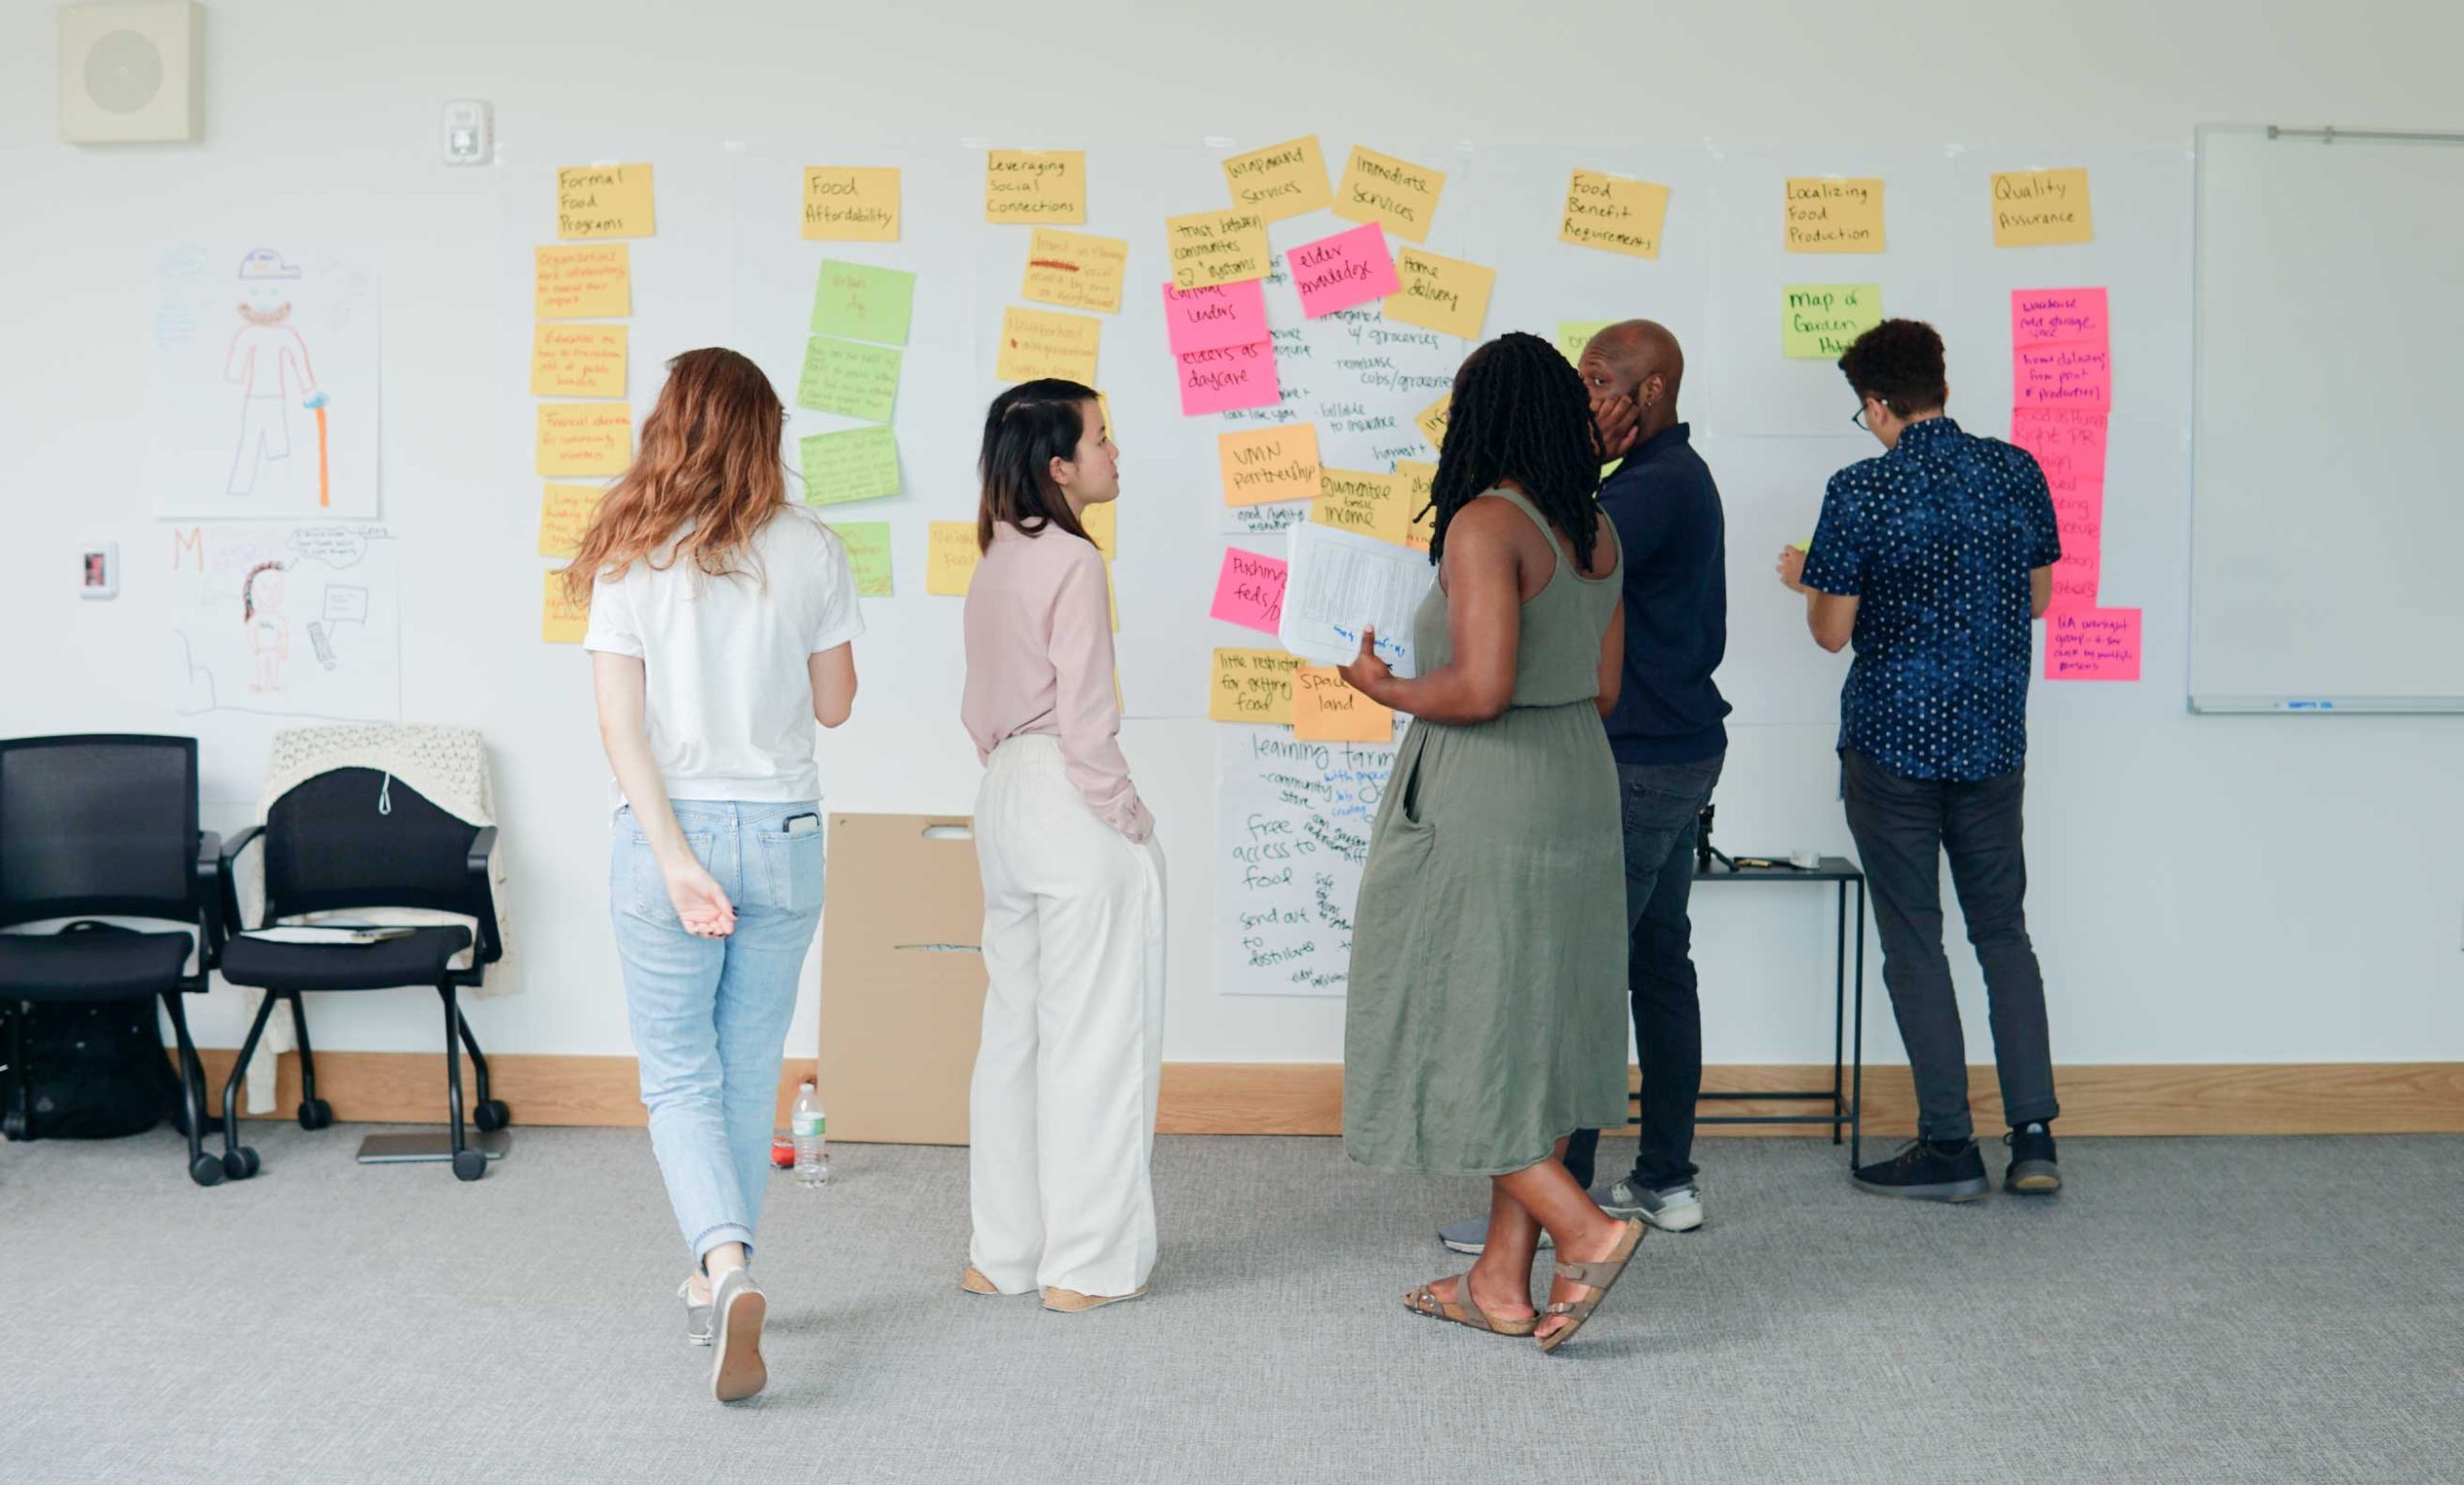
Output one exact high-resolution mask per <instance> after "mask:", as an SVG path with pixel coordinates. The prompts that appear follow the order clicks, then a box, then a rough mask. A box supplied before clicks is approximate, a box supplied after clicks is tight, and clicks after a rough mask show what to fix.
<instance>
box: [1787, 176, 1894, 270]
mask: <svg viewBox="0 0 2464 1485" xmlns="http://www.w3.org/2000/svg"><path fill="white" fill-rule="evenodd" d="M1786 205H1787V218H1786V232H1785V238H1784V243H1785V245H1786V247H1787V249H1788V251H1790V252H1792V253H1878V252H1881V251H1882V250H1883V183H1882V182H1881V181H1879V180H1876V179H1873V178H1872V177H1870V176H1868V177H1863V178H1859V179H1853V180H1852V179H1846V178H1843V177H1839V176H1833V175H1809V176H1792V177H1790V178H1789V181H1788V184H1787V197H1786Z"/></svg>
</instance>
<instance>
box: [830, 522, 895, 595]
mask: <svg viewBox="0 0 2464 1485" xmlns="http://www.w3.org/2000/svg"><path fill="white" fill-rule="evenodd" d="M830 528H831V529H832V530H834V531H835V532H837V533H838V539H839V540H840V541H841V542H844V543H845V544H846V546H847V565H848V567H850V568H851V569H853V570H854V571H855V574H856V596H857V597H858V598H890V597H893V596H894V595H893V593H892V591H891V585H890V575H889V523H888V522H886V521H834V522H832V523H830Z"/></svg>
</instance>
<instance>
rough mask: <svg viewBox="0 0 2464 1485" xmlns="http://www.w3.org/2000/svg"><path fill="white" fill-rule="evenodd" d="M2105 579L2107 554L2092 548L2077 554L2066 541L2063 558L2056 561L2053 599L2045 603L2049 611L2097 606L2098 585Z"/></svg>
mask: <svg viewBox="0 0 2464 1485" xmlns="http://www.w3.org/2000/svg"><path fill="white" fill-rule="evenodd" d="M2103 579H2104V553H2103V552H2102V551H2101V550H2097V549H2095V548H2088V549H2085V550H2082V551H2080V552H2077V553H2073V552H2072V551H2071V550H2069V547H2068V545H2067V543H2066V544H2065V546H2064V549H2063V552H2062V560H2061V561H2059V562H2056V563H2055V564H2053V598H2052V601H2051V602H2048V603H2046V605H2045V612H2046V613H2047V614H2057V613H2063V612H2066V611H2076V610H2079V609H2084V608H2093V607H2095V606H2096V592H2097V587H2098V585H2099V584H2100V583H2101V582H2102V581H2103Z"/></svg>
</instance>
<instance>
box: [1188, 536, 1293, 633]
mask: <svg viewBox="0 0 2464 1485" xmlns="http://www.w3.org/2000/svg"><path fill="white" fill-rule="evenodd" d="M1286 572H1287V569H1286V564H1285V562H1284V560H1283V558H1281V557H1270V556H1268V555H1267V554H1266V553H1264V552H1262V551H1243V550H1241V549H1240V548H1238V547H1234V548H1232V549H1231V550H1227V551H1225V552H1224V553H1223V568H1222V570H1221V571H1220V572H1219V573H1218V574H1217V575H1216V578H1215V603H1214V605H1213V606H1212V607H1210V608H1209V609H1207V611H1206V613H1207V617H1208V618H1210V619H1220V620H1222V621H1223V622H1224V623H1226V624H1238V625H1241V626H1243V627H1246V628H1252V629H1257V630H1260V631H1262V632H1264V633H1268V634H1271V633H1273V632H1274V631H1275V629H1276V627H1278V626H1280V625H1281V624H1282V623H1283V584H1284V578H1285V576H1286Z"/></svg>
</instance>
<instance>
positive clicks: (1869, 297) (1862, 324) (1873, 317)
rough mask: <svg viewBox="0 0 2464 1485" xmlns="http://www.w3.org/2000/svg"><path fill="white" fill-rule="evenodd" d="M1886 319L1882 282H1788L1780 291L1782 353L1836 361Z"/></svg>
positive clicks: (1799, 357) (1801, 357) (1796, 356)
mask: <svg viewBox="0 0 2464 1485" xmlns="http://www.w3.org/2000/svg"><path fill="white" fill-rule="evenodd" d="M1882 322H1883V287H1882V285H1880V284H1785V285H1783V286H1782V287H1781V290H1780V353H1781V354H1782V355H1784V356H1788V357H1792V358H1795V359H1798V360H1809V359H1820V360H1824V361H1836V360H1838V359H1839V358H1840V356H1841V355H1842V354H1844V353H1845V352H1846V351H1847V349H1848V347H1849V346H1852V345H1854V344H1855V343H1856V340H1857V337H1858V336H1861V335H1862V334H1864V333H1865V332H1866V331H1868V330H1870V329H1872V328H1873V327H1874V326H1876V325H1878V324H1881V323H1882Z"/></svg>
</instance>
